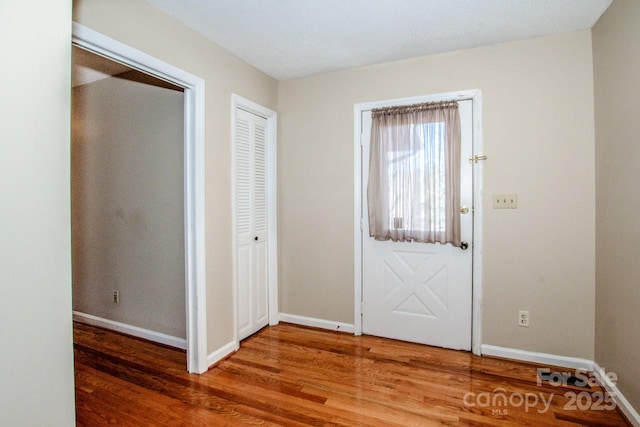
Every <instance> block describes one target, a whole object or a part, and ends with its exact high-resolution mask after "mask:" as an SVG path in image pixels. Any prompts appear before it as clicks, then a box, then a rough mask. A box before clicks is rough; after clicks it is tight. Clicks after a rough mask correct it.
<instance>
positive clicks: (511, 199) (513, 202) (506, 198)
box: [493, 193, 518, 209]
mask: <svg viewBox="0 0 640 427" xmlns="http://www.w3.org/2000/svg"><path fill="white" fill-rule="evenodd" d="M517 208H518V194H516V193H509V194H494V195H493V209H517Z"/></svg>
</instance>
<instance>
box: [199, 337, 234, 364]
mask: <svg viewBox="0 0 640 427" xmlns="http://www.w3.org/2000/svg"><path fill="white" fill-rule="evenodd" d="M238 348H239V347H238V343H237V342H236V341H231V342H229V343H227V344H225V345H223V346H222V347H220V348H219V349H217V350H216V351H214V352H213V353H210V354H209V355H208V356H207V366H208V367H211V366H212V365H214V364H216V363H218V362H219V361H221V360H222V359H224V358H225V357H227V356H228V355H230V354H231V353H233V352H234V351H237V350H238Z"/></svg>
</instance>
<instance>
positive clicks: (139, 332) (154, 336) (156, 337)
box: [73, 311, 187, 350]
mask: <svg viewBox="0 0 640 427" xmlns="http://www.w3.org/2000/svg"><path fill="white" fill-rule="evenodd" d="M73 320H75V321H77V322H80V323H86V324H87V325H92V326H98V327H100V328H105V329H110V330H112V331H116V332H122V333H124V334H127V335H132V336H134V337H138V338H143V339H145V340H149V341H153V342H157V343H160V344H164V345H168V346H171V347H176V348H179V349H182V350H186V349H187V340H186V339H184V338H178V337H174V336H171V335H167V334H163V333H161V332H155V331H150V330H148V329H143V328H139V327H137V326H132V325H127V324H126V323H120V322H116V321H115V320H109V319H105V318H102V317H98V316H93V315H91V314H87V313H82V312H79V311H74V312H73Z"/></svg>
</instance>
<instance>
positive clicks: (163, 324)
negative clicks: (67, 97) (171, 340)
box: [71, 77, 186, 338]
mask: <svg viewBox="0 0 640 427" xmlns="http://www.w3.org/2000/svg"><path fill="white" fill-rule="evenodd" d="M183 103H184V95H183V93H182V91H176V90H171V89H166V88H161V87H157V86H152V85H149V84H143V83H139V82H136V81H131V80H125V79H121V78H115V77H111V78H107V79H103V80H100V81H97V82H94V83H91V84H87V85H84V86H78V87H75V88H73V93H72V105H73V120H72V140H71V154H72V157H71V158H72V168H71V169H72V175H71V179H72V181H71V182H72V185H71V188H72V192H71V197H72V199H71V200H72V204H71V205H72V210H71V215H72V217H71V218H72V219H71V223H72V227H73V232H72V247H73V309H74V310H76V311H80V312H82V313H87V314H91V315H94V316H98V317H101V318H105V319H109V320H114V321H117V322H122V323H125V324H128V325H133V326H137V327H140V328H144V329H147V330H151V331H155V332H161V333H164V334H168V335H171V336H174V337H178V338H186V313H185V275H184V274H185V272H184V270H185V269H184V215H183V212H184V196H183V193H184V191H183V187H184V172H183V169H184V167H183V157H184V156H183V151H184V126H183V121H184V107H183ZM114 289H117V290H118V291H119V292H120V303H119V304H114V303H113V299H112V292H113V290H114Z"/></svg>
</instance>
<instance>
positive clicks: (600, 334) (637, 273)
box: [593, 0, 640, 410]
mask: <svg viewBox="0 0 640 427" xmlns="http://www.w3.org/2000/svg"><path fill="white" fill-rule="evenodd" d="M638 23H640V2H638V1H632V0H616V1H614V2H613V4H612V5H611V7H609V9H608V10H607V11H606V12H605V14H604V15H603V16H602V17H601V18H600V20H599V21H598V23H597V24H596V26H595V27H594V29H593V53H594V58H593V60H594V61H593V62H594V82H595V113H596V115H595V117H596V120H595V124H596V154H597V156H596V159H597V160H596V183H597V186H596V201H597V209H596V218H597V223H596V251H597V264H596V355H595V357H596V359H595V360H596V362H598V364H599V365H600V366H602V367H604V368H605V369H606V370H607V371H613V372H616V373H617V374H618V377H619V379H620V381H619V383H618V387H619V388H620V390H621V391H622V393H623V394H624V395H625V397H626V398H627V399H628V400H629V401H630V402H631V404H632V405H633V406H634V407H635V408H636V410H640V387H638V384H640V364H639V363H638V357H639V355H640V339H639V338H640V310H639V308H638V307H640V283H639V278H640V262H638V256H637V254H638V242H639V241H640V227H639V226H638V215H637V214H638V212H639V211H640V192H639V191H638V183H640V144H639V140H638V138H639V136H640V120H638V113H639V112H640V98H639V97H638V96H637V92H638V90H637V89H638V86H639V85H640V25H638Z"/></svg>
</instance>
